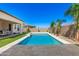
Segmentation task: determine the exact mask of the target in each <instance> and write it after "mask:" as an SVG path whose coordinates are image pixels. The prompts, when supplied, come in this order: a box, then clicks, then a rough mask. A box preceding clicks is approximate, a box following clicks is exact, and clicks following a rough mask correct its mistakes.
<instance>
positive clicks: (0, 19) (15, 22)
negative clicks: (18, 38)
mask: <svg viewBox="0 0 79 59" xmlns="http://www.w3.org/2000/svg"><path fill="white" fill-rule="evenodd" d="M23 24H24V23H23V21H21V20H19V19H18V18H16V17H14V16H12V15H10V14H8V13H6V12H4V11H2V10H0V38H1V37H3V36H8V35H11V34H17V33H22V32H23Z"/></svg>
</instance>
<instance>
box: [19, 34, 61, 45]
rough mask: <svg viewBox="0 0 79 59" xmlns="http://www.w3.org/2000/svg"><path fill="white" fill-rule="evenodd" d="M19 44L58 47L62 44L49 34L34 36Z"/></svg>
mask: <svg viewBox="0 0 79 59" xmlns="http://www.w3.org/2000/svg"><path fill="white" fill-rule="evenodd" d="M19 44H21V45H57V44H62V43H61V42H59V41H58V40H56V39H55V38H53V37H51V36H50V35H48V34H32V35H31V36H30V37H28V38H26V39H25V40H23V41H22V42H20V43H19Z"/></svg>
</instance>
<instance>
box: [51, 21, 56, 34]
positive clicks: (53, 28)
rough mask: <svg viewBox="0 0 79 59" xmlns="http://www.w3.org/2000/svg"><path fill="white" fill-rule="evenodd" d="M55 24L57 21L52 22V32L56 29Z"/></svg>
mask: <svg viewBox="0 0 79 59" xmlns="http://www.w3.org/2000/svg"><path fill="white" fill-rule="evenodd" d="M54 26H55V22H52V23H51V25H50V27H51V29H52V33H54V30H55V27H54Z"/></svg>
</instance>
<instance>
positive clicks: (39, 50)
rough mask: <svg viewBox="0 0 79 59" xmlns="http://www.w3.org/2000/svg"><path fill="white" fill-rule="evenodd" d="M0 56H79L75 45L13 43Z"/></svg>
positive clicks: (78, 50) (78, 48)
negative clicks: (25, 44) (26, 44)
mask: <svg viewBox="0 0 79 59" xmlns="http://www.w3.org/2000/svg"><path fill="white" fill-rule="evenodd" d="M0 56H79V47H78V46H76V45H65V44H62V45H52V46H24V45H15V46H13V47H12V48H10V49H8V50H7V51H5V52H3V53H2V54H0Z"/></svg>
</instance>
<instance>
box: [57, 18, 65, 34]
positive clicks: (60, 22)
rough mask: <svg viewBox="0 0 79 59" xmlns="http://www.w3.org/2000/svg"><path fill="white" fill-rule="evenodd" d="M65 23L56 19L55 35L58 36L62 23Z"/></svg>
mask: <svg viewBox="0 0 79 59" xmlns="http://www.w3.org/2000/svg"><path fill="white" fill-rule="evenodd" d="M63 22H65V20H64V19H57V24H56V25H57V26H56V27H57V31H56V34H57V35H59V34H60V32H61V27H62V23H63Z"/></svg>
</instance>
